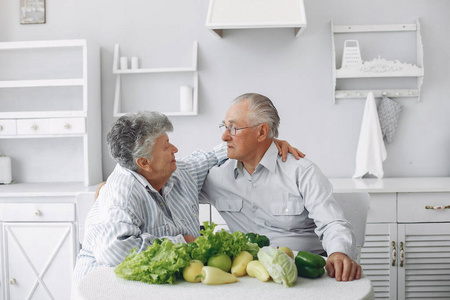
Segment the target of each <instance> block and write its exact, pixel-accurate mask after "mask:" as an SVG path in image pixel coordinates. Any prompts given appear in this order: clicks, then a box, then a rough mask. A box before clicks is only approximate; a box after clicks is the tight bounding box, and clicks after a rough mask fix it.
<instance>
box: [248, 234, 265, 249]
mask: <svg viewBox="0 0 450 300" xmlns="http://www.w3.org/2000/svg"><path fill="white" fill-rule="evenodd" d="M245 236H246V237H247V240H248V241H249V243H255V244H258V247H259V248H262V247H264V246H270V240H269V238H268V237H267V236H265V235H259V234H257V233H252V232H250V233H247V234H246V235H245Z"/></svg>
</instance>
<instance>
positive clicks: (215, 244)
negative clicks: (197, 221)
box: [191, 222, 248, 263]
mask: <svg viewBox="0 0 450 300" xmlns="http://www.w3.org/2000/svg"><path fill="white" fill-rule="evenodd" d="M203 226H204V228H205V229H202V230H200V234H201V236H199V237H198V238H196V239H195V241H194V243H195V244H196V245H197V247H196V248H193V249H192V251H191V257H192V259H197V260H200V261H201V262H202V263H206V262H207V261H208V259H209V258H210V257H211V256H213V255H216V254H219V253H224V254H226V255H228V256H229V257H235V256H237V255H239V253H241V251H243V250H245V249H246V247H247V242H248V241H247V237H246V236H245V234H244V233H243V232H240V231H235V232H233V233H229V232H228V231H226V230H224V229H222V230H220V231H218V232H214V228H215V227H216V224H214V223H213V222H211V224H209V223H208V222H203Z"/></svg>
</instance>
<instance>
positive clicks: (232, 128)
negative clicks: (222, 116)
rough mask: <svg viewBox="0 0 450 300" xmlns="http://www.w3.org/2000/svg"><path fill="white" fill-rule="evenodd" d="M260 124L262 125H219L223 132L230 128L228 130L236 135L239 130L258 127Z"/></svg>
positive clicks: (232, 134)
mask: <svg viewBox="0 0 450 300" xmlns="http://www.w3.org/2000/svg"><path fill="white" fill-rule="evenodd" d="M259 125H261V124H256V125H253V126H247V127H241V128H236V127H234V126H233V125H230V126H226V125H225V124H220V125H219V129H220V131H222V133H225V130H228V132H229V133H230V135H231V136H235V135H236V132H237V131H238V130H242V129H247V128H253V127H256V126H259Z"/></svg>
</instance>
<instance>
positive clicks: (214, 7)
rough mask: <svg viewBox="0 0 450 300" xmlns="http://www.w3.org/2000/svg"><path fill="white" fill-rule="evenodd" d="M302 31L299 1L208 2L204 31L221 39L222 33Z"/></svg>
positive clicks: (303, 20)
mask: <svg viewBox="0 0 450 300" xmlns="http://www.w3.org/2000/svg"><path fill="white" fill-rule="evenodd" d="M305 27H306V14H305V6H304V4H303V0H210V1H209V10H208V16H207V18H206V28H208V29H211V30H212V31H213V32H215V33H216V34H217V35H218V36H220V37H222V34H223V30H225V29H245V28H293V29H294V33H295V36H298V35H299V34H300V33H301V32H302V31H303V30H304V29H305Z"/></svg>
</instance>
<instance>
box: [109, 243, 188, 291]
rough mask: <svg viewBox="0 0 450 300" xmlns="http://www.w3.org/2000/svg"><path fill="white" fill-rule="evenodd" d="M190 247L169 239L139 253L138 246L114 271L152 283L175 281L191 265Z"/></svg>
mask: <svg viewBox="0 0 450 300" xmlns="http://www.w3.org/2000/svg"><path fill="white" fill-rule="evenodd" d="M189 252H190V249H189V248H188V245H187V244H184V243H177V244H174V243H172V242H171V241H170V240H168V239H163V241H162V242H161V243H153V244H152V245H150V246H148V247H147V249H146V250H144V251H142V252H140V253H138V252H137V251H136V248H134V249H133V250H131V252H130V254H129V255H128V256H127V257H126V258H125V260H124V261H123V262H121V263H120V264H119V265H118V266H117V267H116V268H115V269H114V272H115V273H116V275H117V276H118V277H121V278H124V279H127V280H135V281H142V282H146V283H152V284H155V283H156V284H162V283H170V284H173V283H175V280H176V278H177V277H180V276H181V271H182V269H183V268H184V267H185V266H188V265H189V261H190V259H191V258H190V256H189Z"/></svg>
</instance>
